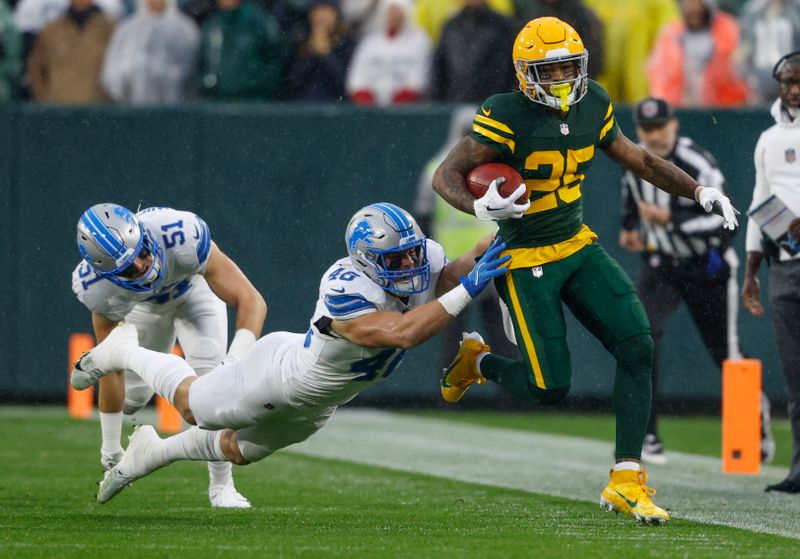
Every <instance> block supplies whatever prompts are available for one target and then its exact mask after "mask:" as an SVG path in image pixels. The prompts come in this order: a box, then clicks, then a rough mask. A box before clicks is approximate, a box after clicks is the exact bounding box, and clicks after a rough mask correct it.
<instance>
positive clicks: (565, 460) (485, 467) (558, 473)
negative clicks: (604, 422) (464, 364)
mask: <svg viewBox="0 0 800 559" xmlns="http://www.w3.org/2000/svg"><path fill="white" fill-rule="evenodd" d="M288 452H293V453H297V454H302V455H306V456H314V457H319V458H331V459H336V460H343V461H348V462H355V463H359V464H367V465H371V466H379V467H383V468H389V469H392V470H399V471H405V472H414V473H420V474H426V475H430V476H435V477H441V478H447V479H453V480H460V481H465V482H469V483H476V484H482V485H490V486H495V487H506V488H509V489H518V490H522V491H528V492H531V493H539V494H543V495H551V496H555V497H565V498H568V499H573V500H579V501H591V502H596V501H598V500H599V496H600V491H601V490H602V489H603V487H604V485H605V483H606V482H607V475H608V473H607V472H608V470H607V468H610V467H611V465H612V463H613V446H612V444H610V443H606V442H602V441H597V440H592V439H584V438H578V437H567V436H562V435H550V434H543V433H533V432H526V431H516V430H513V429H501V428H496V427H485V426H479V425H470V424H466V423H461V422H457V421H449V420H444V419H432V418H423V417H415V416H409V415H405V414H397V413H391V412H383V411H378V410H368V409H352V408H351V409H343V410H338V411H337V412H336V414H335V415H334V417H333V418H332V419H331V421H330V422H329V423H328V425H327V426H325V427H324V428H323V429H322V430H321V431H320V432H319V433H317V434H315V435H314V436H312V437H311V438H310V439H309V440H307V441H305V442H304V443H301V444H299V445H295V446H293V447H290V448H289V449H288ZM668 456H669V460H670V462H669V464H666V465H664V466H648V468H647V469H648V473H649V475H650V480H651V484H652V486H653V487H655V488H656V489H658V496H657V503H658V504H659V505H660V506H662V507H666V508H667V509H669V510H670V511H671V514H672V516H673V518H681V519H687V520H695V521H698V522H705V523H709V524H717V525H722V526H730V527H733V528H741V529H744V530H749V531H752V532H762V533H767V534H775V535H780V536H787V537H790V538H795V539H800V499H798V498H797V496H796V495H782V494H774V493H764V486H765V485H767V484H768V483H773V482H775V481H778V480H780V479H782V477H783V476H784V475H785V474H786V469H785V468H776V467H764V468H762V473H761V474H760V475H758V476H730V475H723V474H722V473H721V471H720V469H721V462H720V460H719V459H716V458H710V457H705V456H696V455H691V454H683V453H678V452H670V453H668ZM599 512H600V511H599V510H598V513H599Z"/></svg>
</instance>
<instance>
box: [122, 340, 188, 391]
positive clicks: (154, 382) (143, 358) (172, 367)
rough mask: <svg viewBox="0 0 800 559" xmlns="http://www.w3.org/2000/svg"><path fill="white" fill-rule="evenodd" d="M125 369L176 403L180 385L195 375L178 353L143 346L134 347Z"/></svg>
mask: <svg viewBox="0 0 800 559" xmlns="http://www.w3.org/2000/svg"><path fill="white" fill-rule="evenodd" d="M125 369H128V370H129V371H133V372H134V373H136V374H137V375H139V376H140V377H142V380H144V381H145V382H146V383H147V384H149V385H150V386H151V387H152V388H153V390H155V391H156V394H158V395H159V396H161V397H162V398H164V399H166V400H167V401H168V402H169V403H170V404H174V403H175V402H174V397H175V391H176V390H177V389H178V385H180V383H181V382H183V381H184V380H185V379H187V378H189V377H194V376H197V375H195V373H194V371H193V370H192V368H191V367H190V366H189V364H188V363H186V361H184V360H183V359H181V358H180V357H178V356H177V355H171V354H168V353H159V352H157V351H151V350H149V349H145V348H143V347H137V348H135V349H133V350H132V351H131V352H130V354H129V355H128V358H127V359H126V363H125Z"/></svg>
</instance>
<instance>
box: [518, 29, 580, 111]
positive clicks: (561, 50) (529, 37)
mask: <svg viewBox="0 0 800 559" xmlns="http://www.w3.org/2000/svg"><path fill="white" fill-rule="evenodd" d="M512 59H513V60H514V70H515V71H516V73H517V79H518V80H519V88H520V90H521V91H522V92H523V93H525V95H526V96H527V97H528V99H530V100H531V101H533V102H534V103H541V104H542V105H546V106H548V107H551V108H553V109H559V110H561V111H568V110H569V108H570V106H572V105H574V104H575V103H577V102H578V101H580V100H581V99H582V98H583V96H584V95H586V88H587V87H588V86H589V78H588V76H587V75H586V64H587V61H588V59H589V51H587V50H586V48H585V47H584V46H583V41H582V40H581V37H580V35H578V32H577V31H575V29H573V28H572V26H570V25H569V24H567V23H564V22H563V21H561V20H560V19H558V18H555V17H540V18H537V19H533V20H531V21H529V22H528V23H527V24H526V25H525V27H524V28H523V29H522V31H520V32H519V35H517V38H516V40H515V41H514V49H513V51H512ZM557 70H561V72H560V74H558V75H556V72H557Z"/></svg>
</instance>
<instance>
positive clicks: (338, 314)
mask: <svg viewBox="0 0 800 559" xmlns="http://www.w3.org/2000/svg"><path fill="white" fill-rule="evenodd" d="M374 308H375V305H372V304H369V303H367V304H366V305H358V306H356V307H352V308H343V309H336V310H333V309H330V308H329V309H328V311H329V312H330V313H331V317H332V318H343V317H345V316H349V315H351V314H354V313H357V312H361V311H365V310H368V309H374Z"/></svg>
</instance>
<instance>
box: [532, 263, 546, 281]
mask: <svg viewBox="0 0 800 559" xmlns="http://www.w3.org/2000/svg"><path fill="white" fill-rule="evenodd" d="M543 274H544V270H542V267H541V266H536V267H535V268H534V269H533V277H535V278H540V277H542V275H543Z"/></svg>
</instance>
